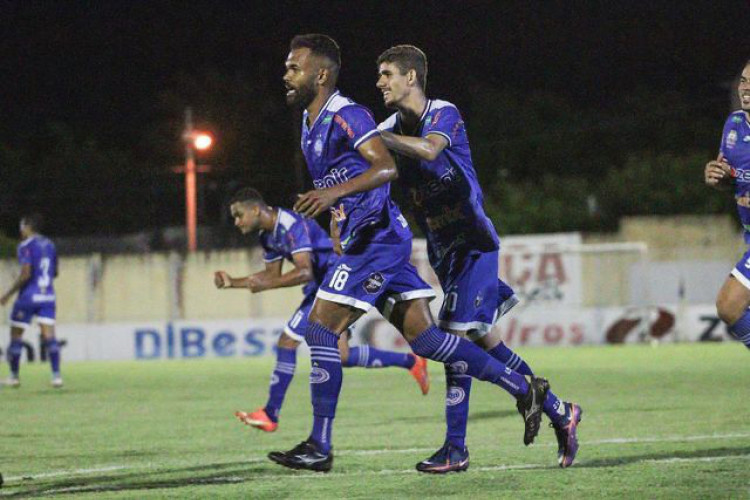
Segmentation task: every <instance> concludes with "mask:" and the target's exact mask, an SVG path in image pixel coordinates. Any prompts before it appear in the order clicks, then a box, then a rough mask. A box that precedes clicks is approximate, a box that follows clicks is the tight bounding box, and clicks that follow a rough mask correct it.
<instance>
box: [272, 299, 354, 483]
mask: <svg viewBox="0 0 750 500" xmlns="http://www.w3.org/2000/svg"><path fill="white" fill-rule="evenodd" d="M362 314H363V310H362V309H358V308H356V307H353V306H350V305H346V304H340V303H336V302H332V301H329V300H325V299H322V298H321V297H320V296H318V298H317V300H316V301H315V305H314V306H313V308H312V311H311V312H310V316H309V317H308V326H307V332H306V333H305V341H306V342H307V345H308V346H309V347H310V361H311V363H312V370H311V371H310V394H311V396H312V406H313V428H312V432H311V433H310V436H309V437H308V438H307V440H305V441H303V442H302V443H300V444H299V445H297V446H296V447H294V448H292V449H291V450H288V451H274V452H271V453H269V454H268V458H270V459H271V460H272V461H274V462H276V463H278V464H280V465H283V466H285V467H289V468H292V469H308V470H313V471H316V472H328V471H329V470H331V467H332V465H333V454H332V453H331V450H332V445H331V442H332V441H331V438H332V431H333V421H334V419H335V417H336V406H337V405H338V398H339V394H340V392H341V383H342V379H343V373H342V369H341V354H340V351H339V347H338V344H339V336H340V335H341V334H342V333H343V332H344V331H346V329H347V328H348V327H349V326H350V325H351V324H352V323H354V321H356V320H357V318H359V317H360V316H361V315H362Z"/></svg>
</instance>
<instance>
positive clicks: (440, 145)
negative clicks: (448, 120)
mask: <svg viewBox="0 0 750 500" xmlns="http://www.w3.org/2000/svg"><path fill="white" fill-rule="evenodd" d="M380 135H381V137H382V138H383V142H384V143H385V145H386V147H387V148H388V149H390V150H391V151H395V152H396V153H399V154H402V155H404V156H408V157H410V158H416V159H417V160H427V161H433V160H435V158H437V157H438V155H439V154H440V153H441V152H442V151H443V150H444V149H445V148H447V147H448V139H446V138H445V137H444V136H442V135H440V134H427V136H426V137H409V136H406V135H398V134H394V133H393V132H387V131H382V132H381V133H380Z"/></svg>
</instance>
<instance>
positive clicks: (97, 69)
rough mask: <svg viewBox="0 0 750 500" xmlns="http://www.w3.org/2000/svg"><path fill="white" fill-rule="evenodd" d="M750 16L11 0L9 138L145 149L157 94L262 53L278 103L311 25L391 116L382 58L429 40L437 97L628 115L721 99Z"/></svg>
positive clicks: (2, 24) (2, 59) (475, 5)
mask: <svg viewBox="0 0 750 500" xmlns="http://www.w3.org/2000/svg"><path fill="white" fill-rule="evenodd" d="M749 21H750V6H749V5H748V2H747V1H746V0H724V1H722V0H714V1H702V0H701V1H697V0H684V1H601V2H598V1H544V2H542V1H532V2H527V1H518V2H509V1H495V2H483V1H482V2H479V1H468V2H455V1H408V2H407V1H402V2H392V1H380V2H351V1H335V2H322V1H321V2H283V1H268V2H257V1H256V2H228V1H225V2H222V1H214V2H206V1H157V0H149V1H123V0H119V1H95V2H90V1H86V2H84V1H79V2H74V1H51V0H50V1H43V2H40V1H33V0H21V1H11V0H0V71H1V73H2V78H0V92H1V93H2V99H0V116H1V117H2V119H1V120H0V144H7V145H11V146H18V145H19V144H22V143H23V141H28V140H29V137H33V136H34V135H35V134H38V133H40V131H41V130H42V129H43V127H44V126H45V124H47V123H49V122H54V121H60V122H65V123H68V124H71V126H72V127H74V128H75V129H76V130H79V131H82V133H86V134H91V135H92V136H94V137H96V139H97V140H98V141H101V142H103V143H105V144H106V143H109V144H115V145H117V147H119V148H123V149H128V148H134V149H136V150H137V149H138V148H139V142H140V141H141V140H142V138H143V137H142V134H143V133H144V131H145V130H149V129H150V128H151V127H152V122H153V120H155V119H156V114H155V113H156V112H155V108H156V100H157V95H158V94H159V92H161V91H162V90H163V89H164V87H165V86H168V85H170V82H173V81H174V78H175V77H176V75H179V74H180V73H188V74H189V73H191V72H194V71H197V70H205V69H213V70H216V71H220V72H222V73H227V74H232V75H240V76H241V75H247V74H254V72H253V71H252V70H253V69H254V67H255V66H256V65H258V64H262V65H264V66H265V67H266V68H267V71H265V73H264V75H265V77H266V78H267V79H268V82H263V83H264V85H265V86H268V85H271V86H274V85H275V86H277V87H278V91H279V94H278V96H273V98H275V99H281V96H282V94H283V88H282V85H281V74H282V69H283V60H284V57H285V55H286V52H287V47H288V42H289V39H290V38H291V37H292V36H293V35H294V34H297V33H304V32H324V33H327V34H329V35H331V36H332V37H334V38H335V39H336V40H337V41H338V42H339V44H340V45H341V47H342V52H343V54H342V57H343V71H342V78H341V81H340V87H341V88H342V90H343V91H344V92H345V93H346V94H349V95H351V96H352V97H354V98H356V99H357V100H359V101H360V102H362V103H363V104H366V105H368V106H370V107H372V108H373V110H374V111H375V113H376V116H377V117H379V118H382V117H383V116H384V115H385V111H384V110H383V109H382V106H381V105H380V98H379V95H378V93H377V92H376V90H375V87H374V81H375V65H374V60H375V58H376V57H377V55H378V54H379V53H380V52H381V51H382V50H384V49H386V48H388V47H389V46H391V45H394V44H396V43H413V44H415V45H418V46H420V47H421V48H423V49H424V50H425V51H426V52H427V54H428V56H429V57H430V64H431V65H430V75H429V80H428V81H429V86H430V92H431V93H432V94H433V95H436V96H440V97H443V98H447V99H450V100H452V101H454V102H456V103H457V104H458V105H459V106H461V105H462V103H463V102H464V101H466V100H467V92H468V90H467V89H468V88H469V87H470V85H471V84H472V83H473V82H488V83H491V84H493V85H496V86H499V87H502V88H509V89H515V90H518V91H531V90H545V91H548V92H552V93H556V94H560V95H561V96H564V97H565V98H566V99H568V100H570V101H571V102H574V103H576V105H578V106H581V107H605V108H608V109H611V110H612V111H613V112H615V113H620V112H627V110H625V109H622V108H621V107H618V104H619V103H618V98H619V96H620V95H621V94H622V93H624V92H627V91H629V90H632V89H633V88H635V87H645V88H649V89H655V90H669V91H677V92H680V93H685V94H686V95H687V96H690V97H689V98H691V99H696V100H701V101H702V102H706V101H708V102H712V103H715V105H716V106H717V107H722V106H728V103H727V94H728V91H727V89H726V88H722V87H721V84H722V83H723V82H726V81H728V80H729V79H731V78H732V77H733V76H735V75H736V73H737V71H738V69H739V67H740V66H741V64H742V63H743V62H744V61H745V60H746V59H747V58H748V57H749V54H750V51H748V50H747V49H746V46H747V42H746V37H747V26H750V23H749ZM743 42H744V43H743ZM254 78H258V77H257V76H255V77H254ZM259 83H260V82H259ZM262 86H263V85H260V84H259V87H262ZM272 88H273V87H272ZM290 119H291V118H290ZM468 119H469V120H470V117H468ZM718 126H719V125H717V127H718ZM717 134H718V130H717ZM144 161H148V159H147V158H145V159H144ZM0 168H2V166H0ZM0 193H2V191H0ZM0 196H2V194H0Z"/></svg>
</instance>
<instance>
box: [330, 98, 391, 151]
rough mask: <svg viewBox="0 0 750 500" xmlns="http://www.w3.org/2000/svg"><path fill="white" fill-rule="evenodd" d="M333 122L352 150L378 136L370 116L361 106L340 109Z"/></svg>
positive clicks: (376, 127) (378, 133)
mask: <svg viewBox="0 0 750 500" xmlns="http://www.w3.org/2000/svg"><path fill="white" fill-rule="evenodd" d="M333 121H334V122H335V123H336V125H337V126H338V127H339V129H341V131H342V132H343V134H344V136H346V139H347V142H348V143H349V146H351V147H352V149H357V148H358V147H360V146H361V145H362V144H364V143H365V142H367V141H368V140H369V139H372V138H373V137H375V136H376V135H380V131H378V126H377V124H376V123H375V120H374V119H373V117H372V115H371V114H370V112H369V111H368V110H367V108H364V107H362V106H346V107H344V108H341V109H340V110H339V111H338V112H337V113H336V115H335V116H334V117H333Z"/></svg>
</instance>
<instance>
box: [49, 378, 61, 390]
mask: <svg viewBox="0 0 750 500" xmlns="http://www.w3.org/2000/svg"><path fill="white" fill-rule="evenodd" d="M62 386H63V379H62V377H54V378H53V379H52V387H54V388H55V389H60V388H61V387H62Z"/></svg>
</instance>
